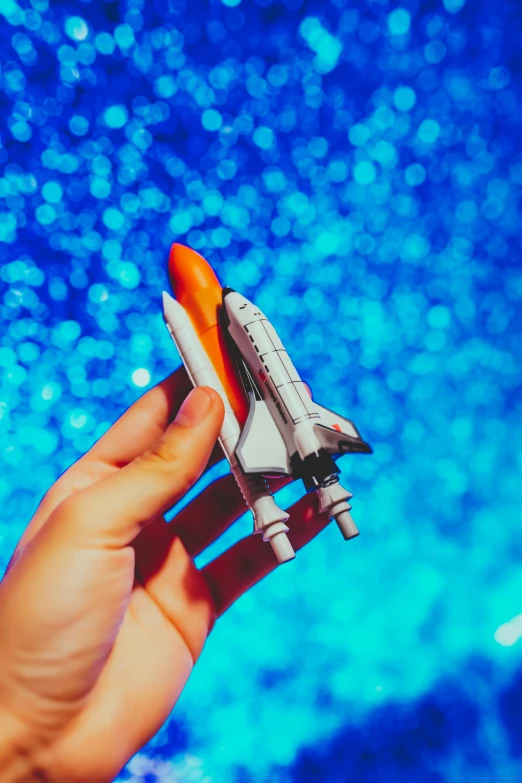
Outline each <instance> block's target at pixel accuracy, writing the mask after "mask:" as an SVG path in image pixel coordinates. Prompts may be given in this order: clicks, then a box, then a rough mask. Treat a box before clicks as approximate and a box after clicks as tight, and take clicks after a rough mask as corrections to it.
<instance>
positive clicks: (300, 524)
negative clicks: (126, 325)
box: [0, 371, 327, 783]
mask: <svg viewBox="0 0 522 783" xmlns="http://www.w3.org/2000/svg"><path fill="white" fill-rule="evenodd" d="M189 388H190V385H189V383H188V380H187V378H186V376H185V375H184V373H183V371H180V372H178V373H176V374H175V376H173V377H171V378H169V379H167V380H166V381H164V382H163V383H162V384H160V385H159V386H158V387H156V388H155V389H152V390H151V391H150V392H148V393H147V394H146V395H145V396H144V397H143V398H142V399H141V400H139V401H138V403H136V404H135V405H134V406H132V408H130V409H129V411H127V412H126V413H125V414H124V416H122V418H121V419H119V420H118V422H116V424H115V425H114V426H113V427H112V428H111V430H109V431H108V432H107V433H106V435H105V436H103V438H102V439H101V440H100V441H98V443H97V444H95V446H94V447H93V448H92V449H91V451H90V452H88V453H87V454H86V455H85V457H83V458H82V459H81V460H79V461H78V462H77V463H76V464H75V465H73V466H72V468H70V469H69V470H68V471H67V472H66V473H65V474H64V475H63V476H62V477H61V478H60V479H59V480H58V482H57V483H56V484H55V485H54V486H53V487H52V488H51V490H50V491H49V492H48V493H47V495H46V496H45V498H44V500H43V501H42V503H41V504H40V507H39V509H38V511H37V513H36V515H35V517H34V518H33V520H32V521H31V524H30V525H29V527H28V529H27V530H26V533H25V534H24V537H23V538H22V541H21V543H20V545H19V548H18V550H17V553H16V554H15V558H14V560H13V564H12V568H11V570H10V572H9V574H8V577H7V578H6V580H5V582H4V584H3V585H2V591H0V636H1V637H2V638H5V639H6V640H7V643H6V644H5V645H3V646H2V650H1V652H0V672H1V675H0V697H2V703H3V707H4V709H5V710H6V711H7V712H8V713H9V714H10V715H12V716H14V717H15V719H16V720H17V721H19V722H20V723H21V724H23V725H24V726H29V727H30V729H31V733H32V735H33V736H35V737H37V747H38V748H39V749H40V748H41V750H39V751H38V753H37V754H36V758H38V759H39V762H38V763H39V764H40V765H41V767H42V769H43V770H44V772H45V774H52V777H51V778H50V779H51V780H56V781H65V780H66V781H67V782H68V783H73V781H76V780H78V781H83V780H86V781H87V780H88V781H89V783H96V781H109V780H111V779H112V777H113V776H114V775H115V774H116V773H117V772H118V770H119V769H120V768H121V767H122V766H123V765H124V764H125V762H126V761H127V760H128V758H129V757H130V756H131V755H132V754H133V753H134V752H136V750H138V749H139V748H140V747H141V746H142V745H143V744H144V743H145V742H146V741H147V740H148V739H150V737H151V736H153V735H154V733H156V731H157V730H158V729H159V728H160V726H161V725H162V723H163V722H164V721H165V720H166V718H167V717H168V714H169V713H170V711H171V709H172V707H173V705H174V704H175V702H176V700H177V698H178V696H179V694H180V692H181V690H182V689H183V687H184V685H185V683H186V680H187V678H188V676H189V675H190V672H191V670H192V666H193V665H194V662H195V661H196V660H197V658H198V657H199V655H200V653H201V650H202V648H203V645H204V643H205V640H206V638H207V635H208V633H209V631H210V629H211V628H212V626H213V624H214V621H215V618H216V617H217V616H219V614H221V613H222V612H223V611H224V610H225V609H226V608H227V607H228V606H229V605H230V604H231V603H232V602H233V601H234V600H235V599H236V598H237V597H238V596H239V595H241V594H242V593H243V592H245V590H247V589H248V588H249V587H250V586H252V584H254V583H255V582H256V581H258V580H259V579H260V578H262V577H263V576H264V575H265V574H266V573H268V571H270V570H272V568H274V567H275V565H276V561H275V557H274V556H273V554H272V551H271V549H270V547H269V546H268V545H267V544H264V543H263V542H262V541H261V540H260V538H259V537H257V536H256V537H255V538H253V537H249V538H248V539H244V540H243V541H240V542H239V543H238V544H236V545H235V546H234V547H232V548H231V549H230V550H228V551H227V552H225V553H224V554H223V555H222V556H221V557H219V558H217V559H216V560H215V561H213V562H212V563H210V564H209V565H208V566H207V567H206V568H204V569H202V570H198V569H197V568H196V566H195V565H194V562H193V557H194V556H195V555H197V554H198V553H199V552H201V551H202V550H203V549H204V548H205V547H206V546H208V545H209V544H210V543H211V542H212V541H213V540H214V539H215V538H217V537H218V536H219V535H220V534H221V532H223V530H225V529H226V527H228V526H229V525H230V524H231V522H233V521H234V519H236V518H237V516H239V515H240V514H241V513H242V511H243V508H244V506H243V501H242V499H241V497H240V495H239V491H238V490H237V488H236V487H235V484H234V482H233V479H232V477H231V476H227V477H225V478H224V479H221V480H219V481H218V482H215V484H213V485H211V486H210V487H208V488H207V489H206V490H205V491H204V492H203V493H202V494H201V495H200V496H199V497H198V498H196V500H195V501H193V503H192V504H191V505H190V506H188V507H186V508H185V509H183V510H182V511H181V512H180V513H179V514H178V515H177V516H176V518H175V519H174V521H173V522H172V523H171V524H168V525H167V524H166V523H165V520H164V517H163V515H162V514H157V515H154V516H153V518H152V521H150V518H149V520H147V523H148V524H147V526H146V527H144V526H143V525H141V526H140V529H139V530H138V531H137V535H135V536H134V537H133V538H132V539H131V540H130V541H129V543H127V544H126V545H124V546H121V545H118V544H115V545H113V546H112V545H107V541H104V543H103V545H98V544H97V542H96V541H91V542H89V543H88V544H87V545H85V546H83V545H82V546H76V545H72V538H71V540H69V539H68V532H67V531H68V524H69V518H70V517H75V516H78V515H80V516H83V517H87V518H88V516H89V514H90V513H96V515H97V516H96V524H97V525H98V527H102V528H103V524H104V522H103V516H104V515H107V522H108V524H109V526H110V519H111V517H112V516H114V509H113V508H112V507H111V505H110V503H109V504H108V507H107V508H105V507H103V504H102V506H101V507H100V504H99V503H98V504H97V503H96V490H97V488H98V487H102V489H103V487H104V486H106V485H107V480H111V481H112V482H114V480H115V478H116V480H119V476H124V475H125V470H126V469H127V470H128V468H127V467H126V466H130V465H133V466H135V465H136V463H138V464H139V469H140V470H141V471H142V472H145V474H147V471H149V472H150V478H151V480H152V477H153V475H155V471H158V470H160V471H161V470H163V469H164V468H165V465H166V464H170V463H171V461H172V459H173V458H174V457H175V455H172V454H170V453H166V452H165V450H164V448H162V447H159V448H158V447H156V446H155V444H157V443H158V441H159V439H160V437H161V436H162V435H163V433H164V432H165V429H166V428H167V425H168V422H169V420H170V419H171V418H172V414H173V413H175V412H176V411H177V409H178V408H179V406H180V404H181V402H182V400H183V398H184V397H185V395H186V393H187V392H188V391H189ZM219 426H220V414H219V413H218V414H217V415H216V416H215V422H214V429H215V432H214V433H213V435H212V434H211V438H210V440H209V448H208V450H207V452H206V453H205V450H204V449H203V459H204V461H203V464H202V465H201V466H199V468H198V469H196V468H194V470H195V473H196V474H197V473H198V472H200V470H201V467H203V466H204V464H205V462H206V461H207V458H208V456H209V455H208V452H209V451H210V449H211V448H212V444H213V441H214V440H215V437H216V436H217V433H218V430H219ZM218 458H219V455H218V454H217V453H216V452H214V453H213V455H212V456H211V457H210V460H211V462H212V461H216V459H218ZM196 477H197V476H196V475H192V474H191V473H190V471H189V473H188V475H186V476H184V478H183V480H182V482H181V483H182V486H181V487H180V488H179V491H178V493H177V495H178V496H180V495H181V494H183V492H184V491H186V489H188V486H189V484H190V483H191V482H192V481H193V480H195V478H196ZM121 485H122V489H124V482H123V481H122V482H121ZM99 494H100V493H98V495H99ZM101 494H102V495H103V493H101ZM93 496H94V499H95V500H94V501H93V504H91V505H90V504H89V501H90V500H91V499H92V497H93ZM175 499H176V498H174V499H172V498H171V501H172V500H175ZM171 504H172V502H171V503H170V504H169V505H171ZM116 513H117V511H116ZM100 515H101V517H102V519H101V520H100V519H99V518H98V517H99V516H100ZM292 520H293V524H294V527H293V533H294V534H293V536H292V543H293V544H294V547H295V548H299V547H300V546H302V545H303V544H304V543H306V542H307V541H308V540H309V539H310V538H312V537H313V536H314V535H316V534H317V533H318V532H319V531H320V530H321V529H322V527H323V526H324V525H325V524H326V522H327V520H326V519H325V518H324V517H319V515H318V514H317V511H316V509H315V499H314V498H310V497H307V498H303V499H302V500H301V501H300V502H299V503H298V504H296V506H295V507H294V509H293V510H292ZM87 523H88V519H87ZM9 583H11V585H10V584H9ZM10 587H11V594H10V593H9V589H10ZM13 587H14V589H12V588H13ZM11 595H14V597H15V598H14V599H13V600H10V597H11ZM2 599H4V600H3V602H2ZM20 617H21V618H23V623H20V622H19V618H20ZM16 626H18V628H17V631H16V632H14V633H13V632H12V631H11V629H13V628H14V627H16ZM93 749H95V752H93ZM49 770H52V773H49V772H48V771H49Z"/></svg>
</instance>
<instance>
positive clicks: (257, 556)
mask: <svg viewBox="0 0 522 783" xmlns="http://www.w3.org/2000/svg"><path fill="white" fill-rule="evenodd" d="M288 511H289V513H290V519H289V521H288V525H289V527H290V532H289V533H288V538H289V539H290V543H291V544H292V546H293V548H294V549H295V551H296V552H297V550H299V549H301V548H302V547H303V546H305V544H307V543H308V542H309V541H311V540H312V539H313V538H314V537H315V536H316V535H317V534H318V533H320V532H321V530H323V529H324V528H325V527H326V526H327V525H328V523H329V521H330V520H329V518H328V516H327V515H326V514H320V513H319V509H318V501H317V496H316V494H315V492H314V493H310V494H308V495H305V497H303V498H301V500H299V501H298V502H297V503H295V504H294V505H293V506H292V507H291V508H290V509H288ZM277 566H278V562H277V558H276V556H275V555H274V553H273V551H272V547H271V546H270V544H268V543H265V542H264V541H263V539H262V538H261V536H259V535H256V536H249V537H248V538H244V539H242V540H241V541H239V542H238V543H237V544H235V545H234V546H233V547H231V548H230V549H229V550H227V551H226V552H224V553H223V554H222V555H220V557H218V558H216V559H215V560H213V561H212V562H211V563H209V564H208V565H207V566H205V568H203V569H202V571H201V573H202V575H203V576H204V578H205V580H206V582H207V584H208V587H209V590H210V592H211V594H212V597H213V600H214V605H215V609H216V615H217V616H218V617H219V615H221V614H223V612H225V611H226V610H227V609H228V608H229V606H231V605H232V604H233V603H234V601H237V599H238V598H239V597H240V596H241V595H243V593H246V591H247V590H249V589H250V588H251V587H252V586H253V585H255V584H256V582H259V581H260V580H261V579H262V578H263V577H264V576H266V575H267V574H269V573H270V571H273V570H274V568H276V567H277ZM289 567H291V566H289Z"/></svg>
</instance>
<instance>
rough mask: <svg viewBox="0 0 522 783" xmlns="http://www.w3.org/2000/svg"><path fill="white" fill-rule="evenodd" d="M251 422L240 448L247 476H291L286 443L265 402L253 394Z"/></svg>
mask: <svg viewBox="0 0 522 783" xmlns="http://www.w3.org/2000/svg"><path fill="white" fill-rule="evenodd" d="M248 396H249V399H250V410H249V413H248V419H247V420H246V423H245V426H244V427H243V431H242V433H241V436H240V438H239V441H238V444H237V446H236V457H237V459H238V461H239V464H240V465H241V467H242V468H243V470H244V471H245V473H264V474H266V475H270V474H273V473H275V474H277V473H283V474H288V475H290V474H291V472H292V470H291V467H290V459H289V456H288V450H287V448H286V443H285V442H284V440H283V437H282V435H281V433H280V432H279V430H278V429H277V425H276V424H275V422H274V420H273V418H272V416H271V414H270V411H269V410H268V408H267V406H266V404H265V403H264V401H263V400H258V399H256V397H255V395H254V394H253V392H250V393H249V395H248Z"/></svg>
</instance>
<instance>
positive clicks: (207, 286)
mask: <svg viewBox="0 0 522 783" xmlns="http://www.w3.org/2000/svg"><path fill="white" fill-rule="evenodd" d="M169 275H170V279H171V283H172V287H173V290H174V295H175V297H176V298H175V299H173V298H172V297H171V296H169V294H167V293H165V292H164V293H163V312H164V318H165V323H166V326H167V329H168V330H169V332H170V335H171V337H172V339H173V340H174V342H175V344H176V347H177V349H178V351H179V354H180V356H181V358H182V361H183V363H184V365H185V368H186V370H187V372H188V375H189V377H190V379H191V380H192V383H193V384H194V386H210V387H212V388H213V389H215V390H216V391H217V392H218V393H219V394H220V396H221V398H222V400H223V403H224V406H225V418H224V421H223V427H222V429H221V432H220V437H219V442H220V444H221V447H222V449H223V452H224V454H225V456H226V458H227V460H228V462H229V464H230V468H231V470H232V473H233V474H234V476H235V478H236V481H237V483H238V485H239V488H240V490H241V492H242V494H243V497H244V498H245V502H246V504H247V506H248V507H249V508H250V509H251V511H252V514H253V516H254V532H255V533H261V534H262V535H263V539H264V540H265V541H269V542H270V544H271V545H272V548H273V550H274V552H275V555H276V557H277V559H278V560H279V562H280V563H283V562H286V561H287V560H291V559H292V558H293V557H295V553H294V550H293V548H292V545H291V544H290V541H289V539H288V537H287V535H286V534H287V533H288V531H289V528H288V525H287V524H286V523H287V521H288V519H289V515H288V514H287V513H286V512H285V511H283V510H282V509H280V508H279V507H278V506H277V504H276V502H275V500H274V498H273V496H272V494H271V492H270V489H269V486H268V484H267V481H266V477H267V476H275V475H283V476H291V477H292V478H293V479H298V478H299V479H302V480H303V483H304V486H305V489H306V490H307V491H308V492H309V491H313V490H315V491H316V492H317V495H318V497H319V507H320V510H321V511H322V512H324V513H325V514H328V515H329V516H330V517H332V518H334V519H335V521H336V522H337V525H338V526H339V528H340V530H341V532H342V534H343V536H344V538H345V539H350V538H354V537H355V536H357V535H358V534H359V531H358V530H357V528H356V526H355V524H354V522H353V519H352V517H351V515H350V509H351V506H350V504H349V503H348V501H349V500H350V498H351V497H352V495H351V493H350V492H348V491H347V490H346V489H344V488H343V487H342V486H341V484H340V482H339V473H340V470H339V468H338V467H337V464H336V462H335V459H336V458H337V457H339V456H340V455H342V454H346V453H348V452H360V453H369V452H371V448H370V446H368V444H367V443H365V442H364V441H363V440H362V438H361V436H360V435H359V433H358V431H357V429H356V427H355V425H354V424H353V423H352V422H351V421H349V420H348V419H345V418H343V417H342V416H339V415H338V414H337V413H334V412H333V411H330V410H328V409H327V408H323V407H322V406H321V405H318V404H317V403H316V402H315V401H314V400H312V398H311V396H310V393H309V391H308V388H307V386H306V385H305V384H304V382H303V381H302V379H301V377H300V375H299V373H298V372H297V370H296V368H295V367H294V365H293V363H292V360H291V359H290V357H289V355H288V353H287V351H286V350H285V347H284V345H283V343H282V342H281V340H280V338H279V336H278V334H277V332H276V330H275V329H274V327H273V325H272V324H271V323H270V321H269V320H268V318H267V317H266V315H264V314H263V313H262V312H261V310H259V308H258V307H256V306H255V305H254V304H252V303H251V302H249V301H248V300H247V299H245V297H244V296H242V295H241V294H239V293H237V292H236V291H233V290H232V289H230V288H222V287H221V285H220V284H219V281H218V279H217V277H216V275H215V274H214V272H213V270H212V268H211V267H210V265H209V264H208V263H207V261H205V259H204V258H203V257H202V256H200V255H199V254H198V253H196V252H195V251H194V250H191V249H190V248H187V247H184V246H183V245H178V244H174V245H173V246H172V249H171V252H170V258H169Z"/></svg>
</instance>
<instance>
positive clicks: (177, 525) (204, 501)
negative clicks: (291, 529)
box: [144, 474, 291, 557]
mask: <svg viewBox="0 0 522 783" xmlns="http://www.w3.org/2000/svg"><path fill="white" fill-rule="evenodd" d="M290 481H291V478H290V477H287V476H285V477H284V478H279V479H273V480H272V481H271V482H270V487H271V490H272V491H273V492H276V491H277V490H278V489H281V488H282V487H284V486H285V485H286V484H288V483H289V482H290ZM247 510H248V508H247V505H246V503H245V500H244V498H243V495H242V494H241V491H240V489H239V487H238V485H237V483H236V480H235V478H234V476H233V475H232V474H229V475H228V476H223V477H222V478H220V479H217V481H214V482H213V483H212V484H210V485H209V486H208V487H206V488H205V489H204V490H203V492H202V493H201V494H200V495H198V496H197V497H196V498H194V500H193V501H192V503H191V504H190V505H189V506H185V508H183V509H182V510H181V511H180V512H179V514H177V516H176V517H175V518H174V519H173V521H172V522H171V523H170V525H168V528H169V531H170V536H171V537H172V536H178V538H180V539H181V541H182V543H183V546H184V547H185V549H186V550H187V552H188V553H189V554H190V555H192V557H195V556H196V555H199V554H200V552H202V551H203V550H204V549H206V548H207V546H210V544H212V542H213V541H215V540H216V539H217V538H219V536H220V535H221V534H222V533H224V532H225V530H227V528H229V527H230V525H232V524H233V523H234V522H235V521H236V519H237V518H238V517H240V516H241V514H244V513H245V511H247ZM144 533H145V534H147V533H148V529H147V531H144Z"/></svg>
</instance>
